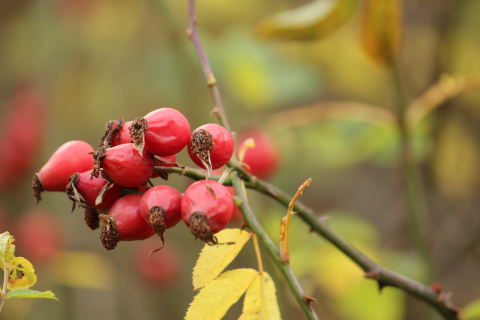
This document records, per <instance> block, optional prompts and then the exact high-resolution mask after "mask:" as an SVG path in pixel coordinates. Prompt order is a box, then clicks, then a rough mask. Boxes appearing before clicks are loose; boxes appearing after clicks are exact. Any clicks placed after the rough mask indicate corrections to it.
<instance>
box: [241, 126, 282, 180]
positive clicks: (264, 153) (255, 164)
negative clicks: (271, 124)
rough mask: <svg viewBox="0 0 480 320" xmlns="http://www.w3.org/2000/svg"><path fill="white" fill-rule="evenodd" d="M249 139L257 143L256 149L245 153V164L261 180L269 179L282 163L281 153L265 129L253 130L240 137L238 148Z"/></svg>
mask: <svg viewBox="0 0 480 320" xmlns="http://www.w3.org/2000/svg"><path fill="white" fill-rule="evenodd" d="M249 138H253V140H254V141H255V147H254V148H249V149H247V150H246V152H245V157H244V158H243V162H244V163H246V164H247V165H248V166H249V168H246V169H247V170H248V171H249V172H250V173H251V174H253V175H254V176H257V177H258V178H260V179H269V178H270V177H271V176H272V175H273V174H274V173H275V172H276V170H277V168H278V166H279V163H280V152H279V151H278V147H277V144H276V143H275V140H274V139H273V138H272V137H271V136H270V135H269V134H268V133H267V132H266V131H264V130H263V129H260V128H251V129H248V130H247V131H245V132H244V133H243V134H241V135H240V138H239V139H238V144H237V148H240V147H241V146H242V144H243V142H244V141H245V140H247V139H249Z"/></svg>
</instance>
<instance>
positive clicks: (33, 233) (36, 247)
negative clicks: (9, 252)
mask: <svg viewBox="0 0 480 320" xmlns="http://www.w3.org/2000/svg"><path fill="white" fill-rule="evenodd" d="M12 234H13V235H14V237H15V246H16V253H17V252H18V254H19V255H21V256H25V257H26V258H27V259H28V260H31V261H32V262H33V263H45V262H48V261H50V260H52V259H53V258H54V257H55V256H56V255H57V253H58V252H60V251H61V250H62V249H63V248H64V245H65V235H64V232H63V231H62V227H61V224H60V223H59V221H58V220H57V219H56V218H55V216H54V215H52V214H50V213H49V212H47V211H44V210H40V209H30V210H29V211H27V212H25V213H24V214H23V215H22V216H21V217H20V219H18V220H17V221H16V226H15V227H14V232H12Z"/></svg>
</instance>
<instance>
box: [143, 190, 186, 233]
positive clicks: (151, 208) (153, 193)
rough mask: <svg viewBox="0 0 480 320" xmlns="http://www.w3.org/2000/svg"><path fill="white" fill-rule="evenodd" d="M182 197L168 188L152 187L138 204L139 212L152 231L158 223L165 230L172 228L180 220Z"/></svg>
mask: <svg viewBox="0 0 480 320" xmlns="http://www.w3.org/2000/svg"><path fill="white" fill-rule="evenodd" d="M181 203H182V195H181V194H180V192H178V191H177V190H175V189H174V188H172V187H169V186H154V187H152V188H150V189H148V191H147V192H145V194H144V195H143V197H142V201H141V202H140V212H141V214H142V216H143V218H144V219H145V221H148V222H149V223H150V225H151V226H152V227H154V229H156V231H157V228H156V224H155V223H154V222H156V223H160V224H162V225H163V226H164V228H165V229H169V228H171V227H174V226H175V225H176V224H177V223H179V222H180V220H182V214H181V211H180V207H181Z"/></svg>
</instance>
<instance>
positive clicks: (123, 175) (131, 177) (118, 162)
mask: <svg viewBox="0 0 480 320" xmlns="http://www.w3.org/2000/svg"><path fill="white" fill-rule="evenodd" d="M102 167H103V170H104V171H105V173H106V174H107V175H108V176H109V177H110V179H112V180H113V181H115V182H116V183H118V184H119V185H121V186H124V187H138V186H141V185H143V184H145V183H146V182H147V181H148V179H150V177H151V176H152V173H153V168H154V163H153V160H152V156H151V155H150V154H149V153H148V152H147V151H143V159H142V157H141V156H140V154H139V153H138V151H137V150H135V146H134V145H133V143H126V144H122V145H119V146H116V147H113V148H108V149H106V150H105V158H104V159H103V161H102Z"/></svg>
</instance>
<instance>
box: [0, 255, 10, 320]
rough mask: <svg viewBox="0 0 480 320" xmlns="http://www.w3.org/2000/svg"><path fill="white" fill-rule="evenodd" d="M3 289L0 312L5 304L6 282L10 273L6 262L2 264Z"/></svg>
mask: <svg viewBox="0 0 480 320" xmlns="http://www.w3.org/2000/svg"><path fill="white" fill-rule="evenodd" d="M3 272H4V273H3V288H2V292H1V300H0V312H1V311H2V308H3V305H4V304H5V300H6V296H7V280H8V274H9V272H10V270H9V266H8V264H7V263H6V262H4V264H3Z"/></svg>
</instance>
